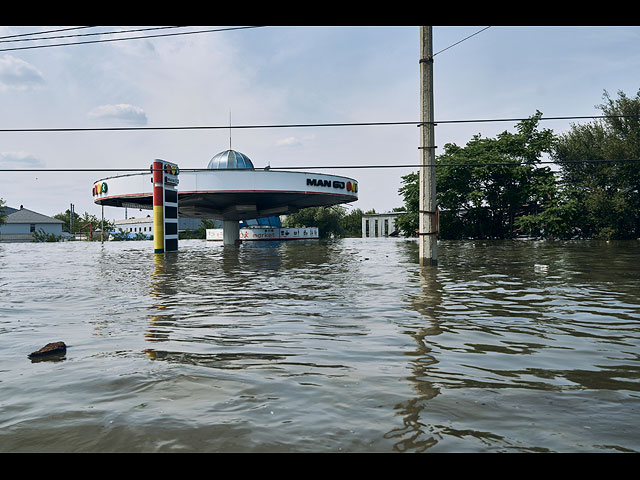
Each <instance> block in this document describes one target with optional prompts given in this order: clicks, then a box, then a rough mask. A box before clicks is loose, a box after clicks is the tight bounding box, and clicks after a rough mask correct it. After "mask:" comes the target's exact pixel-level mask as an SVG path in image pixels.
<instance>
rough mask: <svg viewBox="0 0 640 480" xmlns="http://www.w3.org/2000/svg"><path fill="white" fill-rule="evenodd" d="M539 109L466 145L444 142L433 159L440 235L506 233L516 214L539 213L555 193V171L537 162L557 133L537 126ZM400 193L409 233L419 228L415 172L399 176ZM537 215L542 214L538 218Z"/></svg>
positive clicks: (515, 226)
mask: <svg viewBox="0 0 640 480" xmlns="http://www.w3.org/2000/svg"><path fill="white" fill-rule="evenodd" d="M541 116H542V113H540V112H536V114H535V115H533V116H532V117H530V118H528V119H526V120H523V121H521V122H520V123H518V124H517V125H516V133H510V132H507V131H504V132H502V133H500V134H498V135H497V137H496V138H482V137H481V136H480V135H475V136H474V137H473V138H472V139H471V140H470V141H469V142H468V143H467V145H466V146H465V147H460V146H458V145H456V144H451V143H449V144H446V145H445V147H444V153H443V154H442V155H439V156H438V157H437V159H436V163H437V165H438V167H437V169H436V185H437V189H436V191H437V204H438V207H439V209H440V231H439V235H440V238H449V239H456V238H458V239H459V238H468V237H471V238H510V237H513V236H515V235H517V234H518V233H519V232H520V230H521V229H522V228H523V227H526V228H533V226H534V221H533V219H531V221H530V222H529V223H526V224H523V223H521V222H519V221H518V219H519V217H522V216H528V215H538V214H540V213H541V212H543V211H544V210H545V209H546V207H547V206H548V205H549V204H551V202H552V200H553V195H554V194H556V191H555V188H556V185H555V179H554V176H553V172H552V171H551V170H550V169H549V168H548V167H544V168H540V167H539V165H538V164H539V163H540V161H541V158H542V155H543V153H550V152H552V149H553V145H554V140H555V136H554V135H553V132H552V131H551V130H547V129H544V130H539V129H538V123H539V121H540V118H541ZM402 183H403V185H402V187H401V188H400V189H399V193H400V194H401V195H402V197H403V199H404V203H405V210H406V212H407V213H406V214H405V215H402V216H401V217H400V219H399V220H398V226H399V228H400V229H401V230H402V231H403V232H404V233H405V235H407V234H415V233H414V232H415V231H416V230H417V229H418V208H419V173H418V172H416V173H411V174H409V175H405V176H404V177H402ZM538 220H539V221H540V219H538Z"/></svg>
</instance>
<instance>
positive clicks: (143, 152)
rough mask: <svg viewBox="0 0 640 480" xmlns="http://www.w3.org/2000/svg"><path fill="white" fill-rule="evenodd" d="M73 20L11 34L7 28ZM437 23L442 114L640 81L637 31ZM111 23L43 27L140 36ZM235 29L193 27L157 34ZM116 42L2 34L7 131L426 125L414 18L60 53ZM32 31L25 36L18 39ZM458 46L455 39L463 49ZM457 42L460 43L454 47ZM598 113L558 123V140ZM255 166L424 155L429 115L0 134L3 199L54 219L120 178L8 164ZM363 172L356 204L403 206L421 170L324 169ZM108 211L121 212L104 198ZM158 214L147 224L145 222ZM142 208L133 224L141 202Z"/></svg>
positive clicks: (513, 113) (521, 110)
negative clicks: (100, 183)
mask: <svg viewBox="0 0 640 480" xmlns="http://www.w3.org/2000/svg"><path fill="white" fill-rule="evenodd" d="M69 27H71V26H66V27H65V26H37V27H34V26H5V27H2V26H0V37H7V36H9V35H18V34H24V33H33V32H44V31H48V30H54V29H60V28H69ZM485 27H486V25H477V26H434V27H433V51H434V53H436V55H435V57H434V79H433V89H434V117H435V120H436V122H437V121H442V122H445V121H452V120H477V119H504V118H527V117H529V116H531V115H533V114H535V112H536V110H539V111H541V112H542V114H543V117H558V116H589V115H600V114H601V113H602V112H601V110H600V109H599V108H598V107H597V105H599V104H601V103H603V94H604V92H605V91H607V92H609V94H610V95H611V96H612V97H613V98H617V94H618V92H619V91H622V92H624V93H625V94H627V95H628V96H635V95H636V94H637V93H638V91H639V89H640V27H624V26H612V27H599V26H589V27H579V26H567V27H562V26H547V27H535V26H491V27H490V28H488V29H486V30H484V31H482V32H480V33H478V34H477V35H474V36H472V37H471V38H468V39H466V40H464V41H462V42H461V43H458V44H457V45H456V42H460V41H461V40H463V39H465V38H466V37H469V36H470V35H472V34H474V33H476V32H479V31H481V30H482V29H484V28H485ZM135 28H148V27H134V26H103V27H93V28H90V29H82V30H70V31H67V32H59V33H57V34H42V36H53V35H72V34H76V35H77V34H80V33H82V34H86V33H97V32H112V31H120V30H131V29H135ZM213 28H221V27H217V26H211V27H207V26H197V27H185V28H181V29H174V30H166V31H163V30H158V31H150V32H140V33H137V34H133V33H132V34H128V35H126V36H134V35H138V36H144V35H149V34H157V33H163V32H164V33H168V32H188V31H197V30H204V29H213ZM122 36H124V35H115V34H105V35H101V36H93V37H75V38H74V37H71V38H64V39H55V40H46V41H40V42H37V43H36V42H7V41H6V40H11V39H9V38H0V130H7V129H50V128H62V129H66V128H101V127H177V126H204V125H207V126H226V125H229V122H230V118H231V124H232V125H234V124H235V125H285V124H310V123H350V122H357V123H361V122H418V121H419V120H420V70H419V57H420V28H419V27H418V26H371V27H367V26H354V27H347V26H334V27H331V26H330V27H319V26H308V27H304V26H302V27H287V26H266V27H260V28H255V29H243V30H233V31H219V32H209V33H199V34H190V35H181V36H170V37H161V38H145V39H136V40H126V41H114V42H101V43H92V44H82V45H67V46H55V47H47V48H35V49H22V50H7V49H9V48H17V47H25V46H31V45H47V44H54V43H66V42H78V41H87V40H97V39H102V40H106V39H113V38H118V37H122ZM18 38H21V39H25V38H29V37H13V38H12V39H13V40H15V39H18ZM452 45H453V46H452ZM448 47H450V48H448ZM589 121H590V120H562V121H559V120H558V121H556V120H548V121H544V120H543V121H542V122H541V123H540V128H550V129H552V130H553V131H554V132H555V133H557V134H561V133H564V132H567V131H569V130H570V128H571V125H572V124H580V123H586V122H589ZM515 123H516V122H482V123H481V122H468V123H454V124H446V123H441V124H439V125H438V126H437V127H435V144H436V147H437V148H436V155H438V154H440V153H442V152H443V147H444V145H445V144H447V143H455V144H458V145H460V146H464V145H466V143H467V142H468V141H469V140H471V138H472V137H473V135H477V134H479V135H481V136H483V137H489V138H491V137H495V136H496V135H497V134H498V133H500V132H503V131H505V130H506V131H511V132H514V131H515V130H514V126H515ZM230 141H231V146H232V148H233V149H234V150H237V151H240V152H242V153H244V154H245V155H247V156H248V157H249V158H250V159H251V160H252V161H253V163H254V165H255V166H256V167H257V168H261V167H264V166H267V165H271V166H272V167H292V166H295V167H305V166H306V167H311V166H313V167H320V166H322V167H324V166H326V167H331V166H336V165H347V166H349V165H389V164H399V165H407V164H410V165H413V164H415V165H417V164H418V163H419V162H420V150H419V149H418V147H419V145H420V135H419V129H418V127H417V126H415V125H389V126H348V127H335V126H332V127H298V128H259V129H236V130H233V129H232V130H231V139H230V138H229V130H228V129H226V128H223V129H202V130H134V131H82V132H78V131H76V132H66V131H64V132H7V131H0V198H1V199H3V200H4V201H5V203H6V204H7V205H8V206H11V207H14V208H18V207H19V206H20V205H24V207H25V208H29V209H31V210H34V211H37V212H39V213H43V214H45V215H50V216H52V215H54V214H57V213H61V212H64V211H65V210H66V209H68V208H69V205H70V204H71V203H73V204H74V206H75V211H76V213H78V214H82V213H83V212H88V213H91V214H94V215H97V216H98V217H100V214H101V210H100V207H99V206H98V205H96V204H94V203H93V197H92V194H91V187H92V186H93V182H94V181H96V180H98V179H100V178H104V177H108V176H111V175H117V172H105V173H101V172H42V171H30V172H11V171H6V170H11V169H74V168H76V169H86V168H92V169H97V168H110V169H111V168H115V169H118V168H123V169H127V168H141V169H145V168H148V166H149V165H150V163H151V162H152V161H153V160H154V159H156V158H161V159H164V160H167V161H171V162H175V163H177V164H178V165H179V166H180V167H181V168H183V169H186V168H204V167H206V166H207V164H208V162H209V160H210V159H211V157H213V156H214V155H215V154H216V153H218V152H221V151H223V150H226V149H227V148H229V142H230ZM310 171H313V172H322V173H328V174H336V175H344V176H347V177H351V178H355V179H356V180H358V194H359V200H358V201H357V202H354V203H352V204H349V205H348V206H347V207H348V209H353V208H360V209H362V210H363V211H367V210H371V209H375V210H376V211H377V212H386V211H390V210H391V209H393V208H395V207H400V206H402V198H401V197H400V195H399V193H398V189H399V188H400V186H401V177H402V176H403V175H406V174H408V173H410V172H412V171H417V169H412V168H384V169H364V168H353V169H349V168H343V169H330V168H326V169H315V170H310ZM104 213H105V218H107V219H111V220H118V219H123V218H125V217H124V215H125V212H124V210H123V209H119V208H115V207H105V212H104ZM147 213H148V212H146V211H144V212H142V213H141V214H140V215H139V216H146V214H147ZM128 216H129V217H132V216H137V215H136V212H131V210H129V212H128Z"/></svg>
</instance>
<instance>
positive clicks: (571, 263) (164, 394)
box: [0, 239, 640, 452]
mask: <svg viewBox="0 0 640 480" xmlns="http://www.w3.org/2000/svg"><path fill="white" fill-rule="evenodd" d="M152 251H153V249H152V247H151V246H150V242H113V243H111V242H109V243H105V244H104V245H99V244H97V245H96V244H89V243H85V242H72V243H63V244H0V292H1V295H2V297H1V298H2V300H1V301H0V347H1V348H0V387H1V388H0V405H1V406H2V409H1V410H0V451H6V452H11V451H153V452H155V451H221V452H222V451H242V452H245V451H248V452H260V451H295V452H304V451H320V452H324V451H358V452H466V451H469V452H485V451H486V452H511V451H513V452H545V451H558V452H583V451H585V452H586V451H593V452H602V451H639V450H640V439H639V438H638V436H637V434H636V432H635V428H634V425H635V424H636V423H637V421H638V420H639V419H640V418H639V414H638V407H639V405H640V400H639V393H640V368H639V362H638V360H639V357H640V348H639V344H640V342H639V339H640V335H639V331H640V328H639V327H640V325H639V320H640V298H639V296H638V292H639V291H640V262H638V259H639V258H640V242H610V243H606V242H517V241H506V242H440V243H439V265H438V266H437V267H425V268H423V269H421V268H420V266H419V264H418V245H417V243H416V242H414V241H411V240H402V239H399V240H398V239H344V240H336V241H308V242H301V243H298V242H289V243H287V242H275V243H256V244H244V245H241V246H240V247H226V248H225V247H222V246H220V245H217V244H211V243H207V242H204V241H197V240H187V241H181V250H180V251H179V252H177V253H173V254H166V255H153V253H151V252H152ZM58 340H62V341H65V343H67V346H68V350H67V353H66V355H65V357H64V359H61V360H63V361H45V362H37V363H32V362H30V361H29V359H28V358H27V355H28V353H30V352H32V351H34V350H36V349H37V348H39V347H41V346H42V345H44V344H46V343H48V342H50V341H58ZM54 438H55V441H53V440H52V439H54Z"/></svg>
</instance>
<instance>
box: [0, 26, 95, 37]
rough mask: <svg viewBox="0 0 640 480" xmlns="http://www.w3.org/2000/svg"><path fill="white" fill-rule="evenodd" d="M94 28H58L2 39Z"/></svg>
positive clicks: (18, 34)
mask: <svg viewBox="0 0 640 480" xmlns="http://www.w3.org/2000/svg"><path fill="white" fill-rule="evenodd" d="M93 27H94V26H85V27H69V28H58V29H56V30H45V31H41V32H29V33H17V34H14V35H4V36H1V37H0V40H1V39H5V38H14V37H26V36H29V35H42V34H45V33H57V32H68V31H70V30H81V29H83V28H93Z"/></svg>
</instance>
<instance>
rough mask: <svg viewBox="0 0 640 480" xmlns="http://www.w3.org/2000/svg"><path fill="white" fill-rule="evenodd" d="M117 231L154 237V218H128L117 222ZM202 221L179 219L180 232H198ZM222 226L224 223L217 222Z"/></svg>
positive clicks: (197, 219)
mask: <svg viewBox="0 0 640 480" xmlns="http://www.w3.org/2000/svg"><path fill="white" fill-rule="evenodd" d="M114 223H115V226H116V231H117V230H119V229H122V231H123V232H126V233H142V234H144V235H153V217H152V216H147V217H142V218H127V219H126V220H116V221H115V222H114ZM200 223H201V220H200V219H199V218H185V217H180V218H179V219H178V231H180V232H184V231H185V230H197V229H198V228H200ZM217 223H219V224H220V226H222V222H217Z"/></svg>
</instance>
